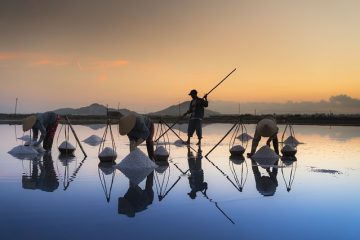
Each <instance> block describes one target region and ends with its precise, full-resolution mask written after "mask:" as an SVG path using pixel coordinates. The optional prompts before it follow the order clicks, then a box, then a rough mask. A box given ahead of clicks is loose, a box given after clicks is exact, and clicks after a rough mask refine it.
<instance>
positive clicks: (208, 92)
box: [205, 68, 236, 96]
mask: <svg viewBox="0 0 360 240" xmlns="http://www.w3.org/2000/svg"><path fill="white" fill-rule="evenodd" d="M235 71H236V68H234V70H232V71H231V72H230V73H229V74H228V75H226V77H224V78H223V80H221V81H220V82H219V83H218V84H216V86H215V87H213V88H212V89H211V90H210V91H209V92H208V93H207V94H205V96H207V95H209V94H210V93H211V92H212V91H214V90H215V88H217V87H218V86H219V85H220V84H222V83H223V82H224V81H225V80H226V79H227V78H228V77H229V76H230V75H231V74H233V72H235Z"/></svg>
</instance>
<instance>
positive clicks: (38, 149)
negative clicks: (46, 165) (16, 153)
mask: <svg viewBox="0 0 360 240" xmlns="http://www.w3.org/2000/svg"><path fill="white" fill-rule="evenodd" d="M33 148H34V149H35V150H36V151H37V152H38V153H44V152H46V150H45V149H44V148H43V147H42V146H40V145H39V146H36V147H35V146H34V147H33Z"/></svg>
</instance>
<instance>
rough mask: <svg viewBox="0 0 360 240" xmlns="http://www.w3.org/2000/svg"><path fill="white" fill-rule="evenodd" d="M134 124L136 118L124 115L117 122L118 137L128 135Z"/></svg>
mask: <svg viewBox="0 0 360 240" xmlns="http://www.w3.org/2000/svg"><path fill="white" fill-rule="evenodd" d="M135 124H136V116H135V115H134V114H129V115H126V116H125V117H122V118H120V121H119V132H120V135H126V134H128V133H129V132H130V131H131V130H132V129H133V128H134V127H135Z"/></svg>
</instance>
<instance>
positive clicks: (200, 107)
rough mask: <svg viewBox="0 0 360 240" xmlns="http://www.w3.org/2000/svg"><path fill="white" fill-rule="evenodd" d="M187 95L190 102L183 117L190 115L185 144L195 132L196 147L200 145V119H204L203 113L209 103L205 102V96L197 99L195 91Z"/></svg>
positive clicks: (188, 142)
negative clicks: (196, 138)
mask: <svg viewBox="0 0 360 240" xmlns="http://www.w3.org/2000/svg"><path fill="white" fill-rule="evenodd" d="M189 95H190V96H191V98H192V100H191V102H190V106H189V110H188V111H187V112H186V113H184V116H186V115H187V114H189V113H190V114H191V115H190V120H189V126H188V139H187V141H186V144H190V138H191V137H192V136H193V134H194V132H195V131H196V135H197V137H198V143H197V144H196V145H199V146H200V145H201V138H202V126H201V125H202V119H203V118H204V112H205V109H204V108H206V107H208V105H209V103H208V100H207V94H206V95H205V96H204V98H199V97H198V96H197V91H196V90H195V89H193V90H191V91H190V93H189Z"/></svg>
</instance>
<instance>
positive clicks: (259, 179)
mask: <svg viewBox="0 0 360 240" xmlns="http://www.w3.org/2000/svg"><path fill="white" fill-rule="evenodd" d="M251 162H252V170H253V173H254V177H255V183H256V190H258V192H259V193H260V194H261V195H263V196H265V197H269V196H273V195H274V194H275V192H276V188H277V186H278V181H277V174H278V162H279V161H278V160H277V161H276V162H275V164H274V165H273V166H272V167H266V168H265V170H266V173H267V175H268V176H266V175H262V174H261V172H260V170H259V166H258V165H257V163H256V162H255V161H254V160H251Z"/></svg>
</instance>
